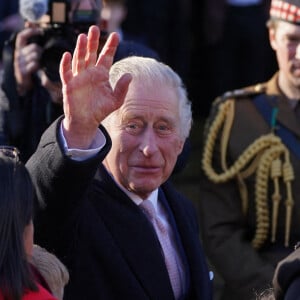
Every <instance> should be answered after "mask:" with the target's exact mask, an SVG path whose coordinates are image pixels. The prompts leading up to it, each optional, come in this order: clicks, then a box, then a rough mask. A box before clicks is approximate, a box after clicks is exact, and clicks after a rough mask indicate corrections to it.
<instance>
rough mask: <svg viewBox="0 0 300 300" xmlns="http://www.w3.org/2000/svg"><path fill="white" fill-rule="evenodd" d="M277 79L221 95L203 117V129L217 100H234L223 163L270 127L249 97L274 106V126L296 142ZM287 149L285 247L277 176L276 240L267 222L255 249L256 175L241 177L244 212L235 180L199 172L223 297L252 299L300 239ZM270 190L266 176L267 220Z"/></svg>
mask: <svg viewBox="0 0 300 300" xmlns="http://www.w3.org/2000/svg"><path fill="white" fill-rule="evenodd" d="M277 78H278V76H277V74H276V75H275V76H274V77H273V78H272V79H271V80H270V81H269V82H266V83H262V84H259V85H256V86H252V87H248V88H245V89H241V90H236V91H234V92H231V93H228V94H226V95H224V98H225V100H223V99H221V101H220V99H219V100H218V101H216V104H215V105H214V108H213V109H212V111H211V116H210V117H209V119H208V124H207V128H209V126H210V125H211V124H212V122H213V120H214V119H215V110H217V108H218V107H219V104H221V103H223V101H227V100H228V99H233V101H234V103H235V110H234V112H233V124H232V128H231V131H230V136H229V142H228V149H227V156H226V159H227V164H228V167H230V166H232V165H233V163H234V162H236V161H237V158H238V157H239V156H240V155H241V154H242V153H243V152H244V151H245V149H246V148H247V147H248V146H249V145H250V144H252V143H253V142H254V141H255V140H257V139H258V138H259V137H261V136H262V135H264V134H268V133H270V131H271V128H270V124H268V122H267V121H266V120H265V119H264V118H263V116H262V114H261V113H260V111H259V110H258V109H257V107H256V106H255V105H254V99H257V98H256V97H258V96H259V97H263V98H264V101H265V104H268V105H269V106H270V107H277V108H278V115H277V124H276V125H277V126H284V127H285V128H288V130H289V132H291V133H293V134H294V135H295V140H296V141H297V142H299V141H300V115H298V112H296V111H295V110H293V109H292V108H291V107H290V105H289V103H288V99H287V98H286V97H285V96H284V95H283V94H282V93H281V92H280V90H279V89H278V86H277ZM275 134H276V130H275ZM218 136H219V135H218ZM219 142H220V139H219V138H218V139H217V144H216V147H214V149H213V166H214V168H215V170H217V172H220V173H221V167H220V152H219V151H220V148H219V146H220V145H219ZM289 152H290V158H291V163H292V165H293V168H294V173H295V180H294V181H293V182H292V193H293V196H294V201H295V204H294V207H293V215H292V225H291V234H290V245H289V247H285V246H284V236H285V220H286V215H285V214H286V210H285V200H286V188H285V185H284V184H283V183H282V180H280V182H281V183H280V192H281V195H282V200H281V203H280V208H279V216H278V225H277V233H276V241H275V242H273V243H272V242H271V241H270V240H271V237H270V231H271V225H270V228H269V233H268V237H267V239H266V241H265V243H264V244H263V245H262V247H261V248H260V249H259V250H257V251H256V250H255V249H254V248H253V247H252V245H251V241H252V239H253V237H254V233H255V230H256V221H257V219H256V218H257V215H256V212H257V208H256V203H255V178H256V177H255V173H254V174H252V175H251V176H250V177H248V178H247V179H246V180H245V184H246V186H247V190H248V202H249V203H248V205H249V207H248V210H247V212H246V214H244V213H243V212H242V202H241V198H240V194H239V190H238V184H237V181H236V178H233V179H232V180H228V181H227V182H225V183H219V184H217V183H214V182H212V181H210V180H209V179H208V178H207V176H206V175H205V174H202V176H201V187H200V188H201V191H202V198H201V199H200V202H199V203H200V205H199V207H200V214H201V221H202V226H201V228H202V229H203V230H202V234H203V243H204V246H205V250H206V253H207V255H208V257H209V259H210V261H211V262H212V264H213V265H214V266H215V267H216V268H217V271H218V273H220V275H222V277H223V278H224V280H225V289H224V294H225V296H224V297H223V298H222V299H230V300H235V299H238V300H240V299H243V300H247V299H255V294H256V293H258V292H259V291H260V290H261V289H265V288H267V287H269V286H271V284H272V277H273V273H274V271H275V267H276V265H277V263H278V261H280V260H281V259H282V258H283V257H285V256H286V255H288V254H289V253H290V252H291V251H292V249H293V246H294V245H295V243H296V242H297V241H298V240H300V231H299V228H300V184H299V180H300V160H299V158H297V157H296V156H295V155H294V153H293V151H289ZM273 191H274V187H273V182H272V181H271V180H269V182H268V193H267V195H268V196H267V206H268V207H269V217H270V219H271V216H272V211H271V205H272V204H271V203H272V200H271V198H272V193H273ZM271 223H272V222H270V224H271Z"/></svg>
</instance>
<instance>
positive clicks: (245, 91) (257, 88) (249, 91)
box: [213, 83, 266, 105]
mask: <svg viewBox="0 0 300 300" xmlns="http://www.w3.org/2000/svg"><path fill="white" fill-rule="evenodd" d="M265 90H266V86H265V84H262V83H258V84H256V85H252V86H249V87H245V88H242V89H236V90H232V91H227V92H225V93H224V94H223V95H221V96H219V97H218V98H216V100H215V101H214V103H213V105H215V104H220V103H221V102H224V101H226V100H228V99H236V100H238V99H244V98H248V97H252V96H254V95H258V94H261V93H263V92H265Z"/></svg>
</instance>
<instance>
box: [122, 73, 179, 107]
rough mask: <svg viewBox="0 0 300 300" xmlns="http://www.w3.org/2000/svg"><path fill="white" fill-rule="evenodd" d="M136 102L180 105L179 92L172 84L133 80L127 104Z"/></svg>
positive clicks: (127, 96)
mask: <svg viewBox="0 0 300 300" xmlns="http://www.w3.org/2000/svg"><path fill="white" fill-rule="evenodd" d="M129 100H130V101H131V102H132V101H133V100H136V102H139V101H143V102H149V103H148V104H149V105H151V101H153V100H154V101H161V102H166V101H168V102H169V103H175V104H177V103H178V96H177V90H176V88H175V87H174V86H172V85H171V84H170V83H167V82H162V81H160V80H155V79H152V80H143V79H139V78H133V80H132V82H131V83H130V85H129V88H128V92H127V95H126V98H125V102H128V101H129Z"/></svg>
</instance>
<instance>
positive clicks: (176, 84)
mask: <svg viewBox="0 0 300 300" xmlns="http://www.w3.org/2000/svg"><path fill="white" fill-rule="evenodd" d="M125 73H130V74H131V76H132V77H133V80H134V79H138V80H140V81H142V82H154V83H155V82H160V83H161V84H163V85H166V86H169V87H170V88H173V89H174V90H175V93H176V95H177V101H178V111H179V119H180V136H181V138H182V140H185V139H186V138H187V137H188V135H189V133H190V129H191V126H192V109H191V102H190V100H189V99H188V96H187V91H186V88H185V87H184V84H183V82H182V80H181V78H180V77H179V75H178V74H177V73H176V72H175V71H173V70H172V69H171V68H170V67H169V66H168V65H166V64H164V63H162V62H158V61H157V60H155V59H153V58H148V57H138V56H130V57H127V58H124V59H122V60H119V61H118V62H116V63H114V64H113V66H112V67H111V70H110V73H109V75H110V83H111V85H112V87H113V88H114V87H115V85H116V83H117V81H118V80H119V79H120V78H121V76H122V75H123V74H125Z"/></svg>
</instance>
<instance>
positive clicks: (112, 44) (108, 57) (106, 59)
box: [96, 32, 119, 69]
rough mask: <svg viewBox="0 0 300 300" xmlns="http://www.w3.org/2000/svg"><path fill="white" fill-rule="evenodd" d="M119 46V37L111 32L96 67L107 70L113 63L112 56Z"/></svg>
mask: <svg viewBox="0 0 300 300" xmlns="http://www.w3.org/2000/svg"><path fill="white" fill-rule="evenodd" d="M118 45H119V35H118V34H117V33H116V32H112V33H111V34H110V35H109V37H108V39H107V41H106V42H105V44H104V47H103V48H102V50H101V52H100V54H99V57H98V60H97V63H96V66H99V65H101V66H103V67H105V68H107V69H109V68H110V67H111V65H112V63H113V61H114V56H115V53H116V51H117V47H118Z"/></svg>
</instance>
